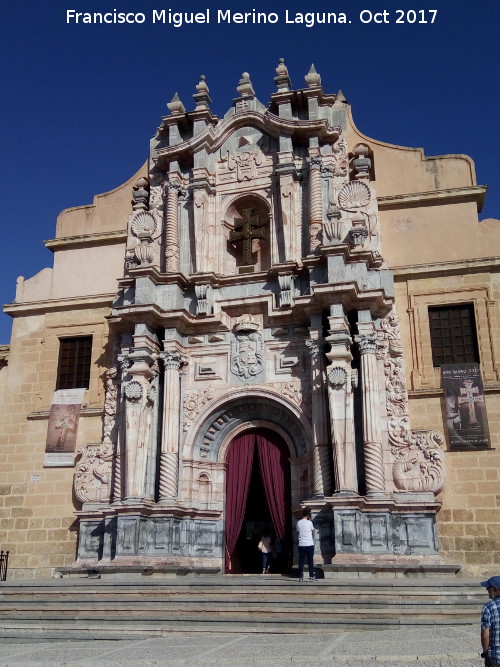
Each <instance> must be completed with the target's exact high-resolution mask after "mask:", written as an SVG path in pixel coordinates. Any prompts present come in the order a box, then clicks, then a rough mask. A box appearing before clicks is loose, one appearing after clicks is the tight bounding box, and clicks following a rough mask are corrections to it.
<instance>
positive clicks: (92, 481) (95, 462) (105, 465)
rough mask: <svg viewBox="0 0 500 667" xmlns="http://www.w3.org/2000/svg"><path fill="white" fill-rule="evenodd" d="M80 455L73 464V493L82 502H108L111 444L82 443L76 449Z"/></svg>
mask: <svg viewBox="0 0 500 667" xmlns="http://www.w3.org/2000/svg"><path fill="white" fill-rule="evenodd" d="M76 454H77V456H81V458H80V460H79V461H78V462H77V464H76V466H75V477H74V488H75V495H76V497H77V498H78V500H80V501H81V502H83V503H108V502H109V500H110V496H111V471H112V464H113V445H112V444H111V443H106V442H103V443H101V444H98V445H83V446H82V447H79V448H78V449H77V451H76Z"/></svg>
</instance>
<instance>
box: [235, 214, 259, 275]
mask: <svg viewBox="0 0 500 667" xmlns="http://www.w3.org/2000/svg"><path fill="white" fill-rule="evenodd" d="M263 227H264V223H263V222H260V220H259V216H258V215H253V209H251V208H246V209H245V210H244V211H243V214H242V218H241V219H238V220H235V221H234V231H232V232H230V234H229V240H230V241H231V242H232V243H235V242H239V241H241V242H242V261H243V266H251V265H252V264H253V263H254V262H252V243H253V240H254V239H264V238H265V236H266V230H265V229H264V228H263Z"/></svg>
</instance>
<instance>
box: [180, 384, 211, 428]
mask: <svg viewBox="0 0 500 667" xmlns="http://www.w3.org/2000/svg"><path fill="white" fill-rule="evenodd" d="M214 396H215V390H214V388H213V387H207V388H206V389H188V390H186V392H185V393H184V402H183V409H184V414H183V420H182V423H183V428H184V431H187V430H188V429H189V427H190V426H191V424H192V423H193V421H194V419H195V417H196V415H197V414H198V413H199V412H200V410H201V409H202V408H203V407H204V406H205V405H206V404H207V403H208V402H209V401H211V400H212V399H213V398H214Z"/></svg>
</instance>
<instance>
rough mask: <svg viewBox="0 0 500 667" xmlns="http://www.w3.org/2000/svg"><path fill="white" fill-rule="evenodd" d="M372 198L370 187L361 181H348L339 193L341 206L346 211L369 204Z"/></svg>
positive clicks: (355, 209)
mask: <svg viewBox="0 0 500 667" xmlns="http://www.w3.org/2000/svg"><path fill="white" fill-rule="evenodd" d="M370 199H371V191H370V188H369V187H368V186H367V185H365V184H364V183H361V182H360V181H352V182H351V183H346V185H344V186H343V187H342V188H341V189H340V192H339V194H338V202H339V207H340V208H341V209H343V210H344V211H357V210H359V209H361V208H364V207H365V206H368V204H369V203H370Z"/></svg>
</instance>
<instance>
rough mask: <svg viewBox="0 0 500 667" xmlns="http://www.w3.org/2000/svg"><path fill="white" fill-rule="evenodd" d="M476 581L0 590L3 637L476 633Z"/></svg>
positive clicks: (18, 586)
mask: <svg viewBox="0 0 500 667" xmlns="http://www.w3.org/2000/svg"><path fill="white" fill-rule="evenodd" d="M485 601H486V598H485V595H484V590H483V589H481V587H480V586H478V584H477V582H466V581H460V580H458V579H455V580H452V581H449V580H446V581H436V580H435V579H426V580H422V579H419V580H418V581H402V580H391V581H373V580H359V579H356V580H353V581H347V580H346V581H337V580H335V581H333V582H332V581H331V580H321V581H318V582H315V583H312V582H311V583H309V582H305V583H299V582H297V581H296V580H295V581H293V580H290V579H285V578H272V577H254V578H253V577H252V578H250V577H249V578H244V577H239V578H232V577H231V578H229V577H211V578H205V579H204V580H199V579H196V578H193V579H192V580H190V581H186V579H183V580H182V581H179V580H176V579H172V580H165V579H161V580H154V579H150V578H144V579H143V580H140V581H137V580H136V581H133V582H132V581H130V582H129V581H126V582H123V581H101V580H98V581H96V580H89V579H85V580H84V579H82V580H73V579H69V580H50V581H47V582H20V583H17V582H5V583H3V584H2V585H0V637H27V636H29V635H30V634H32V633H35V634H37V633H41V632H43V633H44V637H45V638H47V639H57V638H61V637H65V638H79V637H86V638H89V636H92V637H94V638H96V639H97V638H108V639H110V638H114V637H120V638H122V637H137V636H161V635H162V634H166V633H171V632H176V631H177V632H178V631H183V632H187V631H189V632H191V631H199V632H208V631H210V632H214V631H215V632H224V633H225V632H283V633H287V632H295V633H296V632H303V633H315V632H336V631H346V630H348V629H351V630H353V629H359V630H362V629H372V630H373V629H384V628H386V629H387V628H390V627H409V626H415V625H419V626H423V625H424V626H425V625H428V626H435V625H441V626H443V625H476V624H477V622H478V618H479V613H480V610H481V607H482V605H483V604H484V602H485Z"/></svg>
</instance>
